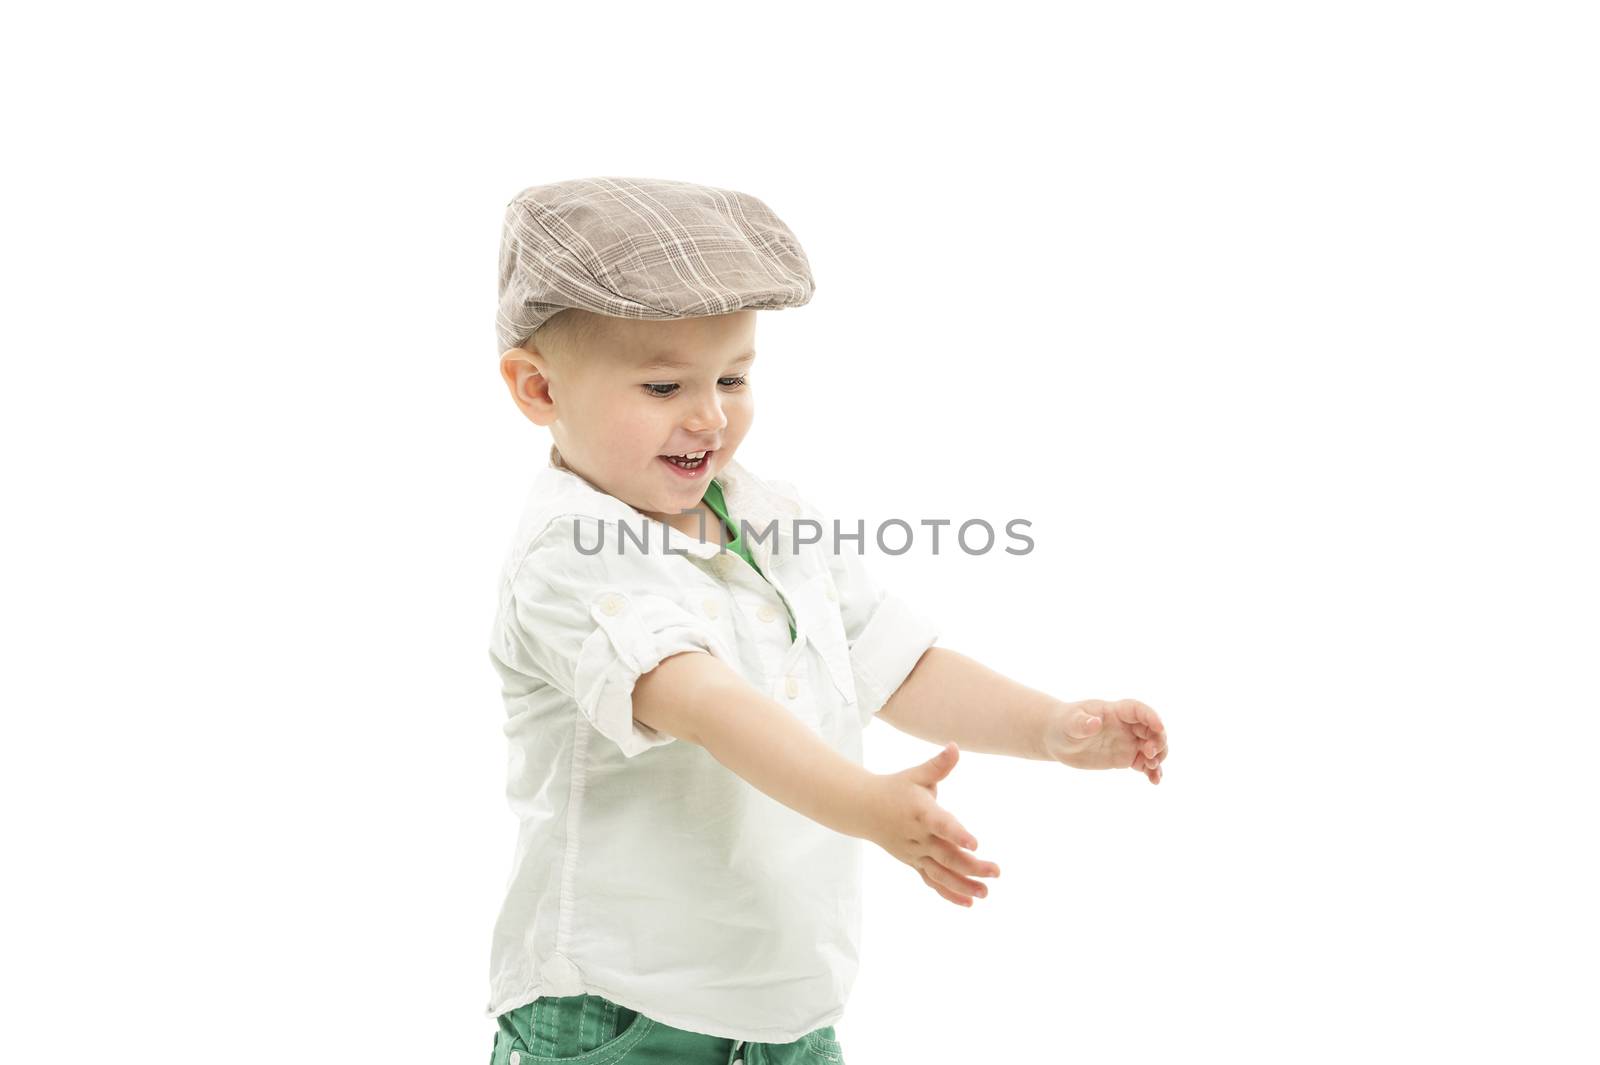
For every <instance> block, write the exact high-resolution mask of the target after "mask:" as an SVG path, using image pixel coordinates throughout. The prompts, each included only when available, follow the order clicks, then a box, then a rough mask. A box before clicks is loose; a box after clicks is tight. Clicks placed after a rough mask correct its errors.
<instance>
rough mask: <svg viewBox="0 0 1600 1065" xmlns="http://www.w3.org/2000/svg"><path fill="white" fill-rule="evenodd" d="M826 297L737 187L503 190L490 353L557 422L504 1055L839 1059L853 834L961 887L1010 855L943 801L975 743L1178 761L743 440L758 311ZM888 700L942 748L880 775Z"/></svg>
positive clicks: (534, 502)
mask: <svg viewBox="0 0 1600 1065" xmlns="http://www.w3.org/2000/svg"><path fill="white" fill-rule="evenodd" d="M813 290H814V285H813V282H812V278H811V271H810V266H809V263H808V261H807V259H806V256H805V253H804V251H803V250H802V249H801V246H800V243H799V241H798V240H797V239H796V238H795V236H794V234H793V233H791V232H790V231H789V228H788V227H787V226H785V225H784V224H783V222H781V221H780V220H779V219H778V217H777V216H776V215H775V214H773V212H772V211H771V210H770V209H769V208H768V207H767V206H766V205H765V204H764V203H762V202H761V201H760V200H758V199H756V198H754V197H752V196H749V195H746V194H743V193H739V192H735V191H732V190H728V189H719V188H710V187H706V186H702V185H694V184H690V183H687V182H679V181H665V180H657V179H645V178H604V177H597V178H591V179H580V180H572V181H563V182H559V183H556V184H551V185H543V186H535V187H532V188H529V189H525V190H524V191H523V192H521V193H519V194H518V195H517V196H516V198H514V199H513V200H512V201H511V203H510V204H509V206H508V209H507V214H506V221H505V227H504V231H503V243H502V247H501V261H500V308H499V314H498V317H497V322H496V325H497V334H498V341H499V348H500V350H501V352H502V355H501V363H500V369H501V374H502V376H503V377H504V379H505V382H506V385H507V386H508V388H509V389H510V392H511V397H512V399H513V400H514V401H515V402H516V404H517V407H518V409H520V410H521V411H522V413H523V414H524V415H525V416H526V417H527V418H528V419H529V420H530V421H532V422H534V423H535V424H537V425H540V426H543V427H545V428H548V429H549V430H550V432H551V435H552V437H553V438H554V445H553V447H552V449H551V463H550V468H548V469H545V470H543V471H541V472H540V473H539V475H538V477H537V479H536V481H535V482H534V485H533V489H532V491H531V493H530V494H529V496H528V500H527V504H526V508H525V510H524V512H523V516H522V520H521V522H520V525H519V527H518V529H517V531H516V534H515V536H514V537H513V539H512V542H511V545H510V552H509V554H508V556H507V559H506V563H505V567H504V570H503V572H502V578H501V581H500V592H499V609H498V612H497V615H496V618H495V623H494V627H493V631H492V634H491V646H490V653H491V661H492V662H493V665H494V667H495V669H496V671H497V672H498V674H499V676H500V679H501V682H502V686H503V693H504V697H505V706H506V713H507V718H506V723H505V732H506V736H507V739H508V740H509V743H510V759H509V770H510V772H509V783H508V797H509V800H510V802H511V806H512V808H513V810H514V811H515V812H516V814H517V816H518V818H519V823H520V832H519V836H518V843H517V849H516V858H515V862H514V864H513V868H512V873H511V877H510V881H509V884H508V889H507V894H506V899H505V902H504V905H503V907H502V909H501V912H500V916H499V919H498V921H497V922H496V926H495V931H494V937H493V943H492V963H491V998H490V1002H489V1006H488V1013H489V1016H491V1017H493V1018H495V1019H496V1020H497V1022H498V1023H497V1026H496V1033H495V1042H494V1049H493V1056H492V1058H491V1062H492V1065H532V1063H534V1062H549V1061H561V1060H569V1059H570V1060H577V1056H578V1055H582V1058H581V1060H582V1061H584V1062H585V1063H586V1065H601V1063H609V1062H615V1061H619V1060H622V1059H623V1058H624V1056H625V1055H632V1058H631V1060H633V1061H639V1062H644V1061H649V1062H658V1061H659V1062H673V1063H694V1062H704V1063H706V1065H713V1063H714V1065H729V1063H730V1062H733V1061H743V1060H744V1059H746V1058H748V1059H749V1060H750V1061H751V1062H757V1061H759V1062H761V1063H763V1065H777V1063H782V1062H789V1061H795V1062H798V1061H817V1060H826V1061H833V1062H840V1061H842V1060H843V1056H842V1052H841V1049H840V1046H839V1044H838V1042H837V1041H836V1039H835V1038H834V1036H835V1033H834V1030H833V1027H832V1025H833V1022H835V1021H837V1020H838V1019H839V1018H840V1017H841V1016H842V1015H843V1013H844V1006H845V1001H846V999H847V998H848V996H849V993H850V989H851V986H852V984H853V982H854V980H855V975H856V963H857V945H858V942H859V929H860V920H861V911H860V878H861V864H860V863H861V848H860V844H859V842H858V841H860V840H868V841H870V842H872V843H875V844H877V845H878V846H879V847H882V848H883V849H884V850H886V851H887V852H888V853H889V854H891V855H892V856H893V857H895V858H897V859H899V860H900V861H902V862H904V863H906V864H907V865H909V866H911V868H913V869H915V870H916V872H917V874H918V876H919V877H920V878H921V880H922V882H923V883H924V884H926V885H927V886H928V887H929V888H931V889H932V890H933V891H935V892H937V893H938V894H939V895H940V896H941V897H942V898H945V899H947V900H949V901H950V902H952V903H955V904H957V905H961V906H970V905H971V904H972V897H973V896H975V895H976V896H979V897H982V896H984V895H986V894H987V888H986V887H985V886H984V885H982V884H980V883H979V882H978V881H977V880H976V879H974V878H977V877H996V876H998V875H999V873H1000V870H999V867H998V866H996V865H995V864H994V863H992V862H988V861H983V860H980V859H978V858H977V857H976V856H975V855H974V853H973V852H974V851H975V850H976V848H977V840H975V839H973V838H972V836H971V834H970V833H968V832H967V831H966V829H965V828H963V827H962V825H961V824H960V822H958V821H957V820H956V818H955V817H954V816H952V815H951V814H950V813H949V812H948V811H946V810H945V809H943V808H942V807H941V806H939V804H938V803H937V802H936V801H935V795H936V792H937V785H938V782H939V781H940V780H943V779H944V778H945V777H946V776H947V775H948V774H949V773H950V771H951V769H952V768H954V766H955V763H956V758H957V752H958V745H959V747H964V748H967V749H970V750H976V751H984V752H990V753H995V754H1009V755H1013V756H1016V757H1023V758H1042V759H1054V760H1057V761H1060V762H1063V763H1065V764H1067V765H1071V766H1076V767H1080V768H1111V767H1131V768H1133V769H1135V770H1138V771H1140V772H1142V773H1144V774H1145V775H1146V776H1147V777H1148V778H1149V779H1150V781H1151V782H1152V783H1157V782H1159V781H1160V779H1161V772H1162V768H1161V766H1162V761H1163V760H1164V759H1165V757H1166V753H1167V741H1166V734H1165V729H1164V727H1163V726H1162V723H1161V721H1160V719H1159V717H1157V715H1156V714H1155V712H1154V711H1152V710H1151V709H1150V708H1149V707H1148V706H1145V705H1144V704H1143V703H1140V702H1137V701H1135V700H1131V699H1125V700H1120V701H1117V702H1101V701H1097V700H1089V701H1084V702H1077V703H1065V702H1061V701H1059V700H1057V699H1054V698H1052V697H1050V696H1048V695H1045V694H1043V693H1041V692H1038V691H1034V690H1032V689H1030V688H1027V687H1024V686H1023V685H1020V684H1018V683H1016V682H1014V681H1011V680H1008V679H1007V678H1005V677H1003V676H1001V675H999V674H997V673H994V672H992V671H990V670H988V669H986V668H985V667H984V666H982V665H980V664H979V663H977V662H975V661H973V660H972V659H970V658H967V657H965V656H963V655H961V654H958V653H957V652H955V651H951V650H948V649H945V648H941V647H936V646H934V644H935V642H936V641H937V639H938V635H939V633H938V629H937V627H936V626H934V625H933V624H932V623H931V622H930V621H929V620H928V619H927V618H926V617H924V616H923V615H922V614H921V613H919V612H918V611H916V610H915V609H913V608H912V607H911V606H910V605H909V604H908V603H907V602H906V601H905V600H902V599H901V598H899V597H898V596H896V595H894V594H893V593H891V592H889V591H888V590H886V589H883V588H881V587H879V586H878V585H877V584H876V583H875V582H874V581H873V579H872V577H871V576H870V574H869V573H868V571H867V569H866V568H865V566H864V565H863V563H862V561H861V558H860V555H859V551H860V547H859V545H860V544H862V543H863V542H864V539H863V538H857V539H851V538H850V537H852V536H854V535H855V534H856V533H857V532H858V530H859V529H860V527H861V526H862V524H863V523H860V522H857V523H849V522H842V523H839V528H840V531H841V533H842V534H843V535H844V538H843V539H842V542H836V541H835V538H834V534H833V530H834V529H835V527H836V526H835V524H834V522H833V521H831V520H830V519H829V518H828V517H826V516H824V515H823V514H821V513H820V512H819V511H817V510H816V508H814V507H812V506H811V505H810V504H809V503H808V502H807V501H806V500H805V499H804V498H802V497H801V496H799V495H798V494H797V493H796V492H795V490H794V489H793V487H792V486H790V485H788V484H785V483H783V482H779V481H766V480H763V479H762V478H759V477H757V476H756V475H755V474H754V473H752V472H751V471H749V470H747V469H745V468H744V467H743V466H741V465H740V464H739V463H738V462H737V461H735V459H734V454H735V452H736V451H737V450H738V448H739V446H740V444H741V442H742V441H743V440H744V438H745V436H746V434H747V433H748V432H749V431H750V428H751V425H752V422H753V419H754V413H755V409H754V393H753V385H752V382H751V378H752V376H753V374H752V367H753V365H754V363H755V359H756V356H755V346H754V343H755V327H756V313H755V312H756V311H757V310H760V309H767V310H777V309H781V308H785V307H798V306H801V305H803V304H805V303H806V302H807V301H808V300H809V299H810V298H811V295H812V292H813ZM803 519H809V520H803ZM819 528H820V530H821V533H820V539H818V529H819ZM873 717H882V718H883V719H884V720H886V721H888V722H889V723H890V724H892V725H894V726H895V727H897V728H899V729H902V730H903V731H905V732H908V733H910V734H911V735H914V736H917V737H919V738H922V739H926V740H929V741H931V742H933V743H937V744H941V745H943V749H942V750H941V751H940V752H939V753H938V754H937V755H935V756H934V757H933V758H931V759H929V760H928V761H926V762H923V763H921V764H920V765H916V766H912V767H911V768H909V769H906V770H904V771H902V772H899V773H892V774H875V773H871V772H869V771H867V770H866V769H864V768H863V767H862V764H861V730H862V728H863V727H864V726H865V725H866V724H867V722H869V721H871V720H872V718H873Z"/></svg>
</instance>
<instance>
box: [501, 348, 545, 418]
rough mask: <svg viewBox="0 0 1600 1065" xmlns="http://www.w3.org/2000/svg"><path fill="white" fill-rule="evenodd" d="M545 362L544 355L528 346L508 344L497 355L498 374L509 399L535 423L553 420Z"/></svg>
mask: <svg viewBox="0 0 1600 1065" xmlns="http://www.w3.org/2000/svg"><path fill="white" fill-rule="evenodd" d="M547 365H548V363H547V362H546V360H545V357H544V356H543V355H541V354H539V353H538V352H537V351H529V350H528V349H527V348H507V349H506V350H505V351H504V352H502V353H501V355H500V376H501V377H502V378H504V379H505V382H506V388H507V389H509V390H510V392H511V401H512V402H513V403H515V404H516V405H517V409H518V410H520V411H522V413H523V416H524V417H526V418H527V419H528V420H529V421H531V422H532V423H533V424H535V425H543V426H548V425H550V423H552V422H554V421H555V420H556V404H555V400H554V399H552V398H551V396H550V378H549V377H548V376H547V375H546V372H545V370H546V367H547Z"/></svg>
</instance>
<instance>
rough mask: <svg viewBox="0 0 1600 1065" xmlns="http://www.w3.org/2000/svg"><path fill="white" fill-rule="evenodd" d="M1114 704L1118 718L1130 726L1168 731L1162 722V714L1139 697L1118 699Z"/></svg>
mask: <svg viewBox="0 0 1600 1065" xmlns="http://www.w3.org/2000/svg"><path fill="white" fill-rule="evenodd" d="M1113 706H1114V707H1115V712H1116V715H1117V719H1118V720H1119V721H1122V722H1123V723H1124V724H1127V725H1128V726H1129V727H1134V726H1137V727H1139V728H1144V729H1147V730H1149V731H1151V732H1164V731H1166V726H1165V725H1163V724H1162V723H1161V715H1160V714H1157V713H1156V712H1155V711H1154V710H1152V709H1150V708H1149V707H1148V706H1146V705H1145V704H1144V703H1141V702H1140V701H1139V700H1137V699H1118V700H1117V701H1116V702H1115V703H1114V704H1113Z"/></svg>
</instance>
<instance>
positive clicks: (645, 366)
mask: <svg viewBox="0 0 1600 1065" xmlns="http://www.w3.org/2000/svg"><path fill="white" fill-rule="evenodd" d="M755 357H756V353H755V350H754V349H751V350H750V351H747V352H745V353H744V354H743V355H740V356H739V357H738V358H737V359H734V360H733V365H735V366H737V365H738V364H739V363H741V362H749V361H750V360H751V359H753V358H755ZM639 369H641V370H692V369H694V363H692V362H684V361H683V360H681V359H674V358H672V357H671V356H669V355H658V356H656V357H655V358H653V359H650V360H649V361H647V362H643V363H640V364H639Z"/></svg>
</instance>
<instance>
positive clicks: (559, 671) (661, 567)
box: [511, 515, 734, 758]
mask: <svg viewBox="0 0 1600 1065" xmlns="http://www.w3.org/2000/svg"><path fill="white" fill-rule="evenodd" d="M598 521H599V519H593V518H588V517H583V518H578V517H575V516H573V515H566V516H562V517H559V518H556V519H555V520H553V521H552V522H551V523H550V525H549V526H547V527H546V528H545V530H544V531H543V532H541V533H540V534H539V536H538V537H537V538H536V539H535V540H534V542H533V543H532V544H531V545H530V546H529V549H528V552H527V555H526V556H525V557H524V558H523V560H522V562H521V564H520V566H519V567H518V569H517V571H516V573H515V575H514V577H513V578H512V584H511V605H512V611H513V623H514V626H515V629H516V632H517V637H518V640H519V642H520V644H521V646H522V649H523V651H524V655H523V656H522V657H523V659H524V662H525V668H526V669H527V671H528V673H529V674H530V675H532V676H533V677H534V678H535V679H537V680H541V681H544V682H545V683H548V684H550V685H552V686H554V687H555V688H557V689H558V690H559V691H561V692H562V693H563V694H565V695H567V696H569V697H570V698H571V699H572V700H573V702H574V703H575V704H576V705H577V708H578V710H579V712H580V713H582V714H583V716H584V717H585V718H586V719H587V720H588V721H589V723H590V724H591V725H593V726H594V728H595V730H596V731H597V732H599V733H600V734H601V735H602V736H604V737H606V738H607V739H609V740H611V741H612V742H613V743H615V744H616V745H617V746H618V747H619V748H620V749H621V750H622V753H623V754H624V755H625V756H626V757H629V758H632V757H633V756H635V755H637V754H641V753H643V752H644V751H647V750H649V749H650V748H652V747H660V746H663V745H665V744H668V743H671V742H672V741H673V740H674V739H675V738H676V737H674V736H671V735H668V734H667V733H665V732H660V731H658V730H656V729H653V728H651V727H650V726H648V725H645V724H642V723H640V722H638V721H635V720H634V717H633V688H634V685H635V684H636V683H637V682H638V680H639V678H640V677H641V676H643V675H644V674H646V673H648V672H650V671H651V670H652V669H654V668H655V667H656V666H657V665H659V664H660V663H661V662H662V660H663V659H666V658H669V657H671V656H672V655H674V654H678V653H680V652H684V651H704V652H706V653H707V654H714V655H717V656H718V657H720V658H723V659H724V660H726V661H728V662H729V663H730V665H733V664H734V659H733V656H732V654H731V652H730V651H729V649H728V648H727V647H726V646H725V645H724V643H723V641H722V640H721V638H720V637H719V636H718V635H717V633H716V631H715V630H714V629H712V628H711V627H710V626H709V625H707V624H706V623H705V622H704V621H702V620H701V619H700V618H699V617H698V616H696V615H694V614H692V613H690V612H689V611H688V610H686V609H684V608H683V607H682V606H681V605H679V603H678V601H677V599H678V592H679V588H678V586H677V584H676V583H675V582H676V581H677V580H678V579H681V578H680V576H679V574H675V572H674V570H673V568H672V567H684V570H685V571H689V572H692V564H691V563H689V562H688V561H687V560H686V559H684V558H681V557H679V556H676V555H670V554H664V553H661V552H659V551H658V550H657V549H656V545H655V544H652V545H651V550H650V551H648V552H646V551H641V550H639V549H638V548H636V547H635V546H634V545H633V544H631V543H630V544H628V545H627V548H626V549H625V550H624V552H623V553H622V554H621V555H618V554H617V553H616V544H617V530H616V528H615V527H612V528H608V529H606V530H605V540H604V549H603V550H601V551H600V552H598V553H595V554H587V555H586V554H584V553H583V552H581V551H579V550H578V543H579V542H580V540H579V536H580V535H581V543H582V544H583V545H584V546H585V548H588V549H592V548H593V547H594V546H595V545H596V543H597V542H599V538H600V532H599V525H598ZM580 523H581V524H582V532H581V534H580V533H579V532H578V529H579V525H580ZM681 572H682V571H680V573H681Z"/></svg>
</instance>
